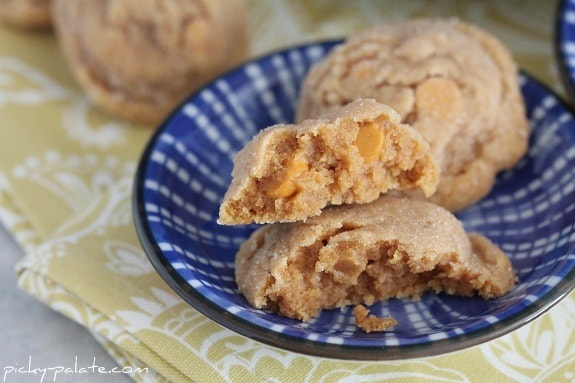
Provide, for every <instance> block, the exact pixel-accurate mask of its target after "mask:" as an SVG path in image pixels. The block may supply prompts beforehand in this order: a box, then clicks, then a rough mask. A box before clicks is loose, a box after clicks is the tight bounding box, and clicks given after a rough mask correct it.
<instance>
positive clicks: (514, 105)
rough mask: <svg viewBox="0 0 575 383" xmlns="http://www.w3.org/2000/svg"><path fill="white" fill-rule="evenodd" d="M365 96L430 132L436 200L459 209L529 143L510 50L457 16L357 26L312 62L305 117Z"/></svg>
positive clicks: (302, 108) (300, 115)
mask: <svg viewBox="0 0 575 383" xmlns="http://www.w3.org/2000/svg"><path fill="white" fill-rule="evenodd" d="M358 98H373V99H375V100H377V101H379V102H381V103H384V104H387V105H390V106H391V107H392V108H394V109H395V110H396V111H397V112H398V113H399V115H400V116H401V117H402V122H405V123H408V124H410V125H411V126H413V127H414V128H415V129H416V130H418V131H419V132H420V133H421V135H422V136H423V138H424V139H425V140H426V141H428V142H429V144H430V146H431V151H432V153H433V156H434V158H435V159H436V160H437V162H438V164H439V166H440V167H441V181H440V183H439V186H438V189H437V192H436V193H435V194H434V195H433V196H431V197H430V200H431V201H432V202H434V203H437V204H439V205H442V206H444V207H446V208H447V209H449V210H451V211H458V210H461V209H463V208H465V207H467V206H470V205H471V204H473V203H475V202H477V201H478V200H479V199H481V198H482V197H484V196H485V195H486V194H487V193H488V192H489V191H490V190H491V188H492V186H493V183H494V181H495V176H496V174H497V173H498V172H499V171H501V170H503V169H509V168H511V167H512V166H513V165H514V164H515V163H516V162H517V161H518V159H519V158H520V157H521V156H523V154H524V153H525V152H526V150H527V144H528V136H529V129H528V124H527V120H526V117H525V109H524V104H523V100H522V97H521V93H520V88H519V79H518V68H517V65H516V63H515V62H514V60H513V57H512V55H511V53H510V52H509V51H508V50H507V49H506V48H505V47H504V46H503V44H502V43H501V42H500V41H499V40H498V39H496V38H495V37H494V36H492V35H490V34H489V33H487V32H486V31H484V30H482V29H479V28H477V27H475V26H472V25H469V24H466V23H463V22H461V21H458V20H455V19H450V20H429V19H414V20H407V21H404V22H400V23H396V24H387V25H382V26H378V27H375V28H373V29H368V30H365V31H362V32H359V33H357V34H355V35H352V36H350V37H349V39H347V41H346V42H344V43H343V44H341V45H340V46H338V47H336V48H334V50H333V51H332V52H331V53H330V54H329V55H328V56H327V57H326V58H325V59H324V60H323V61H322V62H320V63H318V64H316V65H315V66H314V67H312V69H311V70H310V71H309V72H308V74H307V76H306V78H305V80H304V83H303V86H302V91H301V97H300V101H299V104H298V107H297V120H298V121H302V120H304V119H308V118H313V117H316V116H319V115H322V114H324V113H326V112H327V111H330V110H335V109H337V108H339V107H341V106H342V105H345V104H347V103H349V102H351V101H353V100H355V99H358ZM411 196H412V197H414V198H422V197H423V196H422V195H421V193H418V194H417V193H411Z"/></svg>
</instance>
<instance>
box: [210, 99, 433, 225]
mask: <svg viewBox="0 0 575 383" xmlns="http://www.w3.org/2000/svg"><path fill="white" fill-rule="evenodd" d="M438 177H439V169H438V167H437V165H436V164H435V162H434V161H433V159H432V157H431V154H430V153H429V145H428V144H427V143H426V142H425V141H423V139H422V138H421V137H420V135H419V134H418V133H417V132H416V131H415V130H413V129H412V128H411V127H409V126H407V125H404V124H400V122H399V116H398V115H397V113H395V111H393V109H391V108H389V107H388V106H386V105H383V104H380V103H377V102H375V101H373V100H358V101H355V102H353V103H350V104H349V105H347V106H345V107H343V108H341V109H338V110H336V111H334V112H333V113H332V114H328V115H326V116H324V117H322V118H319V119H313V120H312V119H310V120H307V121H303V122H301V123H300V124H298V125H291V124H280V125H276V126H273V127H270V128H267V129H265V130H263V131H261V132H260V133H259V134H257V135H256V136H255V137H254V138H253V139H252V140H251V141H250V142H249V143H248V144H247V145H246V146H245V147H244V148H243V149H242V150H241V151H240V152H238V154H237V155H236V157H235V158H234V169H233V171H232V182H231V185H230V187H229V189H228V191H227V193H226V194H225V196H224V199H223V201H222V204H221V206H220V216H219V223H221V224H226V225H230V224H246V223H252V222H257V223H266V222H292V221H297V220H305V219H306V218H308V217H312V216H316V215H318V214H320V212H321V209H323V208H324V207H326V206H327V205H328V204H332V205H341V204H350V203H366V202H370V201H373V200H375V199H376V198H378V197H379V195H380V194H381V193H383V192H386V191H388V190H397V189H415V188H418V189H421V190H422V191H423V193H424V194H425V195H431V194H432V193H433V192H434V191H435V188H436V186H437V183H438V181H439V180H438Z"/></svg>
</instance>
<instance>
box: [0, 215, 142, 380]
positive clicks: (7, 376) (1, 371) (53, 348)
mask: <svg viewBox="0 0 575 383" xmlns="http://www.w3.org/2000/svg"><path fill="white" fill-rule="evenodd" d="M23 256H24V254H23V252H22V250H21V249H20V248H19V247H18V245H17V244H16V243H15V242H14V241H13V240H12V238H11V236H10V234H9V233H8V232H7V231H6V230H5V229H4V228H3V227H2V226H1V225H0V292H1V294H0V382H2V383H3V382H6V383H9V382H13V383H27V382H36V383H38V382H42V383H44V382H56V383H64V382H96V383H98V382H120V383H122V382H132V379H131V378H129V377H128V376H127V375H125V374H102V373H98V372H97V368H96V372H94V373H92V372H91V371H93V370H94V369H93V368H89V367H91V366H93V365H97V366H102V367H104V368H105V370H106V371H109V370H111V369H113V368H114V367H117V364H116V363H115V361H114V360H113V359H112V358H111V357H110V356H109V355H108V354H107V353H106V351H105V350H104V349H103V348H102V346H100V344H99V343H98V342H96V340H94V338H93V337H92V336H91V335H90V333H89V332H88V331H87V330H86V329H85V328H84V327H82V326H80V325H78V324H76V323H75V322H73V321H71V320H69V319H68V318H66V317H64V316H63V315H61V314H59V313H57V312H55V311H53V310H51V309H49V308H48V307H47V306H45V305H43V304H42V303H40V302H39V301H38V300H36V299H35V298H33V297H31V296H29V295H28V294H26V293H25V292H23V291H22V290H20V289H19V288H18V286H17V282H16V274H15V272H14V266H15V265H16V262H18V260H19V259H21V258H22V257H23ZM75 364H76V366H77V368H76V371H78V370H80V369H81V368H86V370H87V373H85V374H80V373H74V372H72V371H73V370H74V368H75V367H74V365H75ZM29 366H30V367H31V368H30V367H29ZM12 367H14V369H18V368H23V372H22V373H17V372H12V373H10V371H11V370H12ZM60 367H63V368H69V369H71V370H69V372H68V373H64V372H62V373H60V374H56V376H54V374H55V371H56V370H59V369H60ZM35 369H37V370H36V371H37V374H34V373H33V372H27V371H28V370H30V371H34V370H35ZM41 369H46V373H45V375H44V378H43V379H42V372H41Z"/></svg>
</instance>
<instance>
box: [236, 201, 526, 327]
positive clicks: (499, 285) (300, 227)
mask: <svg viewBox="0 0 575 383" xmlns="http://www.w3.org/2000/svg"><path fill="white" fill-rule="evenodd" d="M235 262H236V281H237V284H238V288H239V290H240V292H241V293H242V294H243V295H244V296H245V297H246V298H247V300H248V302H249V303H250V304H251V305H253V306H254V307H256V308H260V309H270V310H273V311H277V312H279V313H280V314H282V315H284V316H287V317H291V318H296V319H300V320H304V321H305V320H309V319H310V318H312V317H315V316H317V315H318V314H319V312H320V310H323V309H331V308H336V307H342V306H346V305H358V304H367V305H370V304H372V303H373V302H376V301H381V300H385V299H388V298H392V297H398V298H402V297H412V298H418V297H419V296H420V294H422V293H423V292H424V291H427V290H432V291H435V292H445V293H447V294H451V295H462V296H472V295H479V296H481V297H483V298H485V299H490V298H496V297H499V296H502V295H504V294H506V293H507V292H509V291H510V290H511V289H512V288H513V286H514V285H515V281H516V277H515V273H514V271H513V268H512V265H511V262H510V261H509V259H508V258H507V257H506V256H505V254H504V253H503V252H502V251H501V250H500V249H499V248H498V247H497V246H496V245H495V244H493V243H492V242H491V241H489V240H488V239H487V238H485V237H483V236H481V235H478V234H467V233H466V232H465V231H464V229H463V226H462V224H461V223H460V221H459V220H458V219H457V218H456V217H455V216H454V215H453V214H452V213H450V212H449V211H447V210H446V209H444V208H442V207H440V206H438V205H434V204H431V203H429V202H425V201H418V200H410V199H402V198H394V197H388V196H382V197H380V198H379V199H378V200H376V201H374V202H371V203H368V204H362V205H345V206H331V207H328V208H326V209H324V211H323V212H322V214H321V215H320V216H318V217H312V218H310V219H308V220H307V221H306V222H295V223H274V224H270V225H266V226H263V227H261V228H260V229H258V230H256V231H255V232H254V233H253V234H252V235H251V237H250V238H249V239H248V240H247V241H246V242H244V244H243V245H242V246H241V247H240V249H239V251H238V254H237V256H236V261H235Z"/></svg>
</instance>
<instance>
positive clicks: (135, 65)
mask: <svg viewBox="0 0 575 383" xmlns="http://www.w3.org/2000/svg"><path fill="white" fill-rule="evenodd" d="M52 12H53V23H54V28H55V30H56V35H57V38H58V41H59V43H60V45H61V49H62V51H63V54H64V56H65V58H66V60H67V62H68V65H69V66H70V68H71V70H72V71H73V73H74V76H75V77H76V79H77V81H78V82H79V83H80V85H81V86H82V87H83V88H84V89H85V91H86V92H87V93H88V95H89V96H90V98H91V99H92V100H93V102H94V103H95V104H97V105H98V106H100V107H101V108H102V109H104V110H106V111H108V112H109V113H112V114H114V115H117V116H120V117H123V118H126V119H129V120H132V121H137V122H142V123H147V124H158V123H160V122H161V121H162V120H163V119H164V118H165V117H166V116H167V115H168V114H169V113H170V112H171V110H172V109H174V108H175V107H176V106H177V104H179V103H180V102H181V101H182V100H183V99H184V97H185V96H187V95H189V94H190V93H191V92H193V91H194V90H196V89H198V88H199V87H201V86H202V85H203V84H205V83H206V82H208V81H209V80H211V79H213V78H214V77H215V76H217V75H218V74H220V73H222V72H224V71H225V70H227V69H229V68H231V67H233V66H235V65H237V64H239V63H240V62H241V61H242V60H243V59H244V58H245V57H246V55H247V50H248V31H247V27H248V25H247V24H248V15H247V13H248V11H247V6H246V4H245V3H244V2H243V1H242V0H210V1H208V0H163V1H159V0H123V1H104V0H94V1H76V0H54V1H53V7H52Z"/></svg>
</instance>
